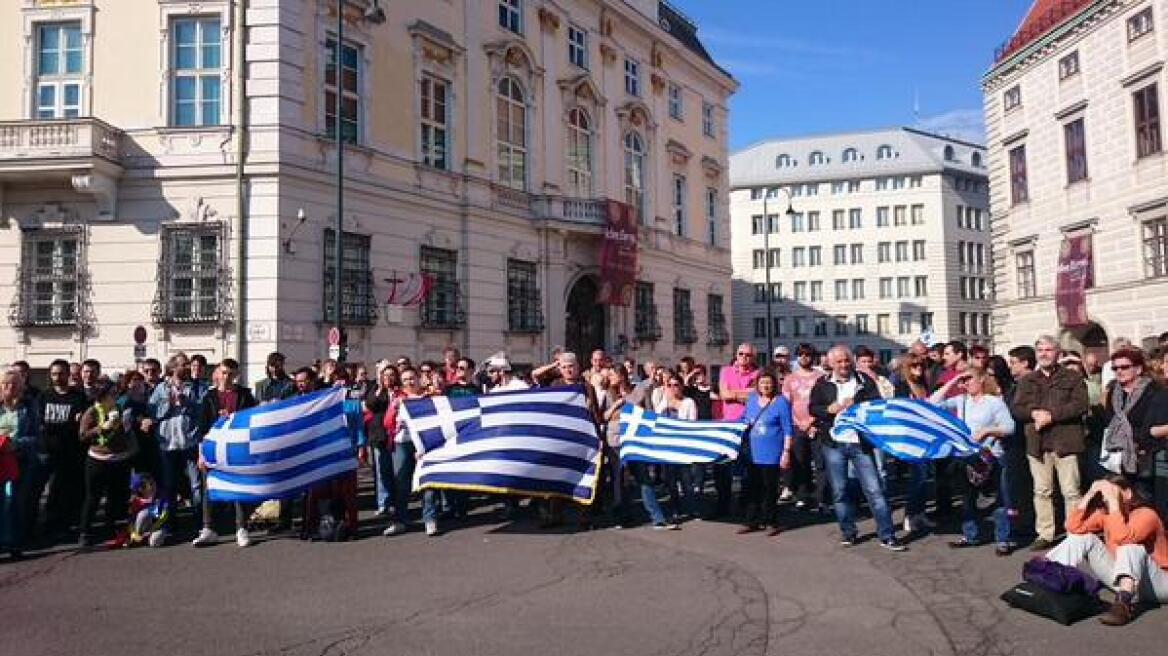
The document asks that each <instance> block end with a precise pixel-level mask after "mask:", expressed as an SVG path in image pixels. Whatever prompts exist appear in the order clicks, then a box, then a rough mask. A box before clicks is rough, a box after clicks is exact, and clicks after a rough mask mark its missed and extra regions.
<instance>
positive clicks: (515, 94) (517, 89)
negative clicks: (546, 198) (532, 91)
mask: <svg viewBox="0 0 1168 656" xmlns="http://www.w3.org/2000/svg"><path fill="white" fill-rule="evenodd" d="M497 91H498V93H497V94H496V95H495V122H496V127H495V130H496V134H495V151H496V152H495V156H496V159H497V160H498V169H499V183H500V184H503V185H506V186H508V187H511V188H512V189H520V190H522V189H526V188H527V105H526V104H525V103H524V102H523V87H521V86H519V82H517V81H515V80H514V79H512V78H509V77H505V78H503V79H501V80H499V87H498V89H497Z"/></svg>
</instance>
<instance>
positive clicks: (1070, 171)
mask: <svg viewBox="0 0 1168 656" xmlns="http://www.w3.org/2000/svg"><path fill="white" fill-rule="evenodd" d="M1063 142H1064V145H1065V147H1066V157H1067V183H1068V184H1070V183H1072V182H1078V181H1080V180H1086V179H1087V135H1086V130H1085V128H1084V127H1083V119H1082V118H1078V119H1075V120H1073V121H1071V122H1070V123H1067V124H1066V125H1064V126H1063Z"/></svg>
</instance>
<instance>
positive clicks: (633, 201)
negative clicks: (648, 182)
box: [625, 130, 645, 224]
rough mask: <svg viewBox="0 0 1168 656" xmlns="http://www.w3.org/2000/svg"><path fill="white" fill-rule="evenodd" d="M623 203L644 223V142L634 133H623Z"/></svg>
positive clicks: (638, 221) (638, 220)
mask: <svg viewBox="0 0 1168 656" xmlns="http://www.w3.org/2000/svg"><path fill="white" fill-rule="evenodd" d="M625 202H626V203H628V204H629V206H631V207H632V208H633V212H634V213H635V214H636V215H637V223H642V224H643V223H644V222H645V142H644V140H642V139H641V135H639V134H637V133H636V132H635V131H631V130H630V131H629V132H627V133H625Z"/></svg>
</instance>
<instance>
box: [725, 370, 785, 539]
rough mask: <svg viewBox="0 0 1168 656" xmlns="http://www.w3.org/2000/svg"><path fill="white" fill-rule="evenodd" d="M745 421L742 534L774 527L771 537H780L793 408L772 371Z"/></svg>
mask: <svg viewBox="0 0 1168 656" xmlns="http://www.w3.org/2000/svg"><path fill="white" fill-rule="evenodd" d="M743 420H744V421H745V422H746V424H747V425H748V426H750V429H749V432H748V434H747V435H748V437H747V440H748V442H747V444H748V445H749V446H748V448H747V449H746V450H747V451H748V452H749V456H750V459H749V464H748V466H749V467H750V471H749V473H748V474H747V476H746V484H747V489H746V494H745V496H746V502H747V513H746V523H745V524H744V525H743V526H742V528H740V529H738V533H740V534H744V533H753V532H755V531H759V530H762V529H763V528H765V527H766V526H770V527H771V530H770V532H769V533H767V535H770V536H772V537H773V536H776V535H778V534H779V532H780V529H779V471H780V470H782V469H790V467H791V444H792V439H791V436H792V435H793V433H794V431H793V429H792V427H791V426H792V425H791V404H790V403H788V402H787V399H786V397H784V396H783V395H782V394H779V381H778V379H777V378H775V375H774V374H773V373H771V372H769V371H766V372H763V373H762V374H760V375H759V377H758V381H757V382H756V383H755V390H754V391H753V392H751V393H750V396H748V397H747V399H746V414H745V415H743Z"/></svg>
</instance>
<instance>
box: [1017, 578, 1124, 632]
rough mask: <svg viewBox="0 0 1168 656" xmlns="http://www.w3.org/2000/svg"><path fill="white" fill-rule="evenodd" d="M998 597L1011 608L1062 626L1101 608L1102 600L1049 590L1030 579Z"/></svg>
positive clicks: (1098, 611) (1090, 614)
mask: <svg viewBox="0 0 1168 656" xmlns="http://www.w3.org/2000/svg"><path fill="white" fill-rule="evenodd" d="M1001 599H1002V601H1004V602H1006V603H1007V604H1009V605H1010V606H1012V607H1014V608H1020V609H1022V610H1024V611H1027V612H1029V613H1033V614H1035V615H1040V616H1042V617H1045V618H1047V619H1052V620H1054V621H1056V622H1058V623H1059V624H1062V625H1063V626H1070V625H1072V624H1074V623H1075V622H1078V621H1079V620H1083V619H1086V618H1088V617H1092V616H1094V615H1097V614H1099V613H1100V612H1101V611H1102V610H1103V605H1102V603H1101V602H1100V601H1099V600H1098V599H1096V598H1095V597H1089V596H1087V595H1085V594H1079V593H1074V594H1063V593H1059V592H1051V591H1050V590H1047V589H1046V588H1044V587H1042V586H1040V585H1035V584H1034V583H1030V582H1029V581H1023V582H1022V583H1019V584H1017V585H1015V586H1014V587H1012V588H1010V589H1009V590H1007V591H1005V592H1003V593H1002V597H1001Z"/></svg>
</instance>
